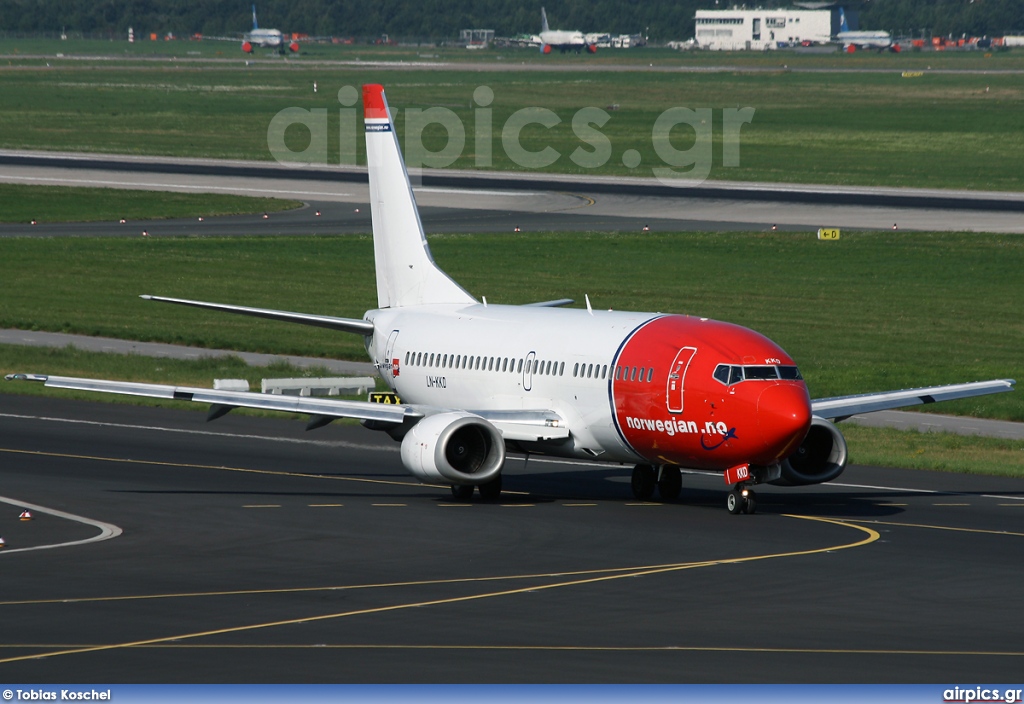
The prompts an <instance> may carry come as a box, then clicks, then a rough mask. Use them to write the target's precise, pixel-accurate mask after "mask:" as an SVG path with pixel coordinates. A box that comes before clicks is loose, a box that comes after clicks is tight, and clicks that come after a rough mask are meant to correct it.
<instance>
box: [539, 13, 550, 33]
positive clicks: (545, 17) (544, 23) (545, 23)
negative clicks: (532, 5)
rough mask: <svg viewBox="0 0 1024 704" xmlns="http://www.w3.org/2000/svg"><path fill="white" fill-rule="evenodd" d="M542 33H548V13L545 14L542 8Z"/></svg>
mask: <svg viewBox="0 0 1024 704" xmlns="http://www.w3.org/2000/svg"><path fill="white" fill-rule="evenodd" d="M540 31H542V32H547V31H549V30H548V13H546V12H544V8H543V7H542V8H540Z"/></svg>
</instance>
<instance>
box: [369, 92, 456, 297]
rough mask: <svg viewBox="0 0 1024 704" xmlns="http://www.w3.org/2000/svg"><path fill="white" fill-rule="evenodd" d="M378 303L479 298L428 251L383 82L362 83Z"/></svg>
mask: <svg viewBox="0 0 1024 704" xmlns="http://www.w3.org/2000/svg"><path fill="white" fill-rule="evenodd" d="M363 118H364V123H365V125H366V163H367V166H368V169H369V172H370V214H371V217H372V220H373V256H374V261H375V263H376V269H377V306H378V307H379V308H398V307H401V306H417V305H424V304H430V303H476V300H475V299H474V298H473V297H472V296H471V295H469V294H468V293H467V292H466V291H465V289H463V288H462V287H461V286H459V285H458V284H457V283H455V282H454V281H452V280H451V279H450V278H449V277H448V275H447V274H445V273H444V272H443V271H441V270H440V269H439V268H438V267H437V264H435V263H434V259H433V257H431V256H430V248H429V247H428V246H427V238H426V236H425V235H424V234H423V224H422V223H421V222H420V214H419V211H418V210H417V209H416V199H415V198H414V197H413V194H412V186H411V185H410V183H409V174H408V173H407V172H406V170H405V161H404V160H403V159H402V153H401V151H400V150H399V148H398V137H397V135H396V134H395V123H394V121H393V120H392V119H391V112H390V110H388V103H387V100H386V99H385V97H384V87H383V86H379V85H365V86H363Z"/></svg>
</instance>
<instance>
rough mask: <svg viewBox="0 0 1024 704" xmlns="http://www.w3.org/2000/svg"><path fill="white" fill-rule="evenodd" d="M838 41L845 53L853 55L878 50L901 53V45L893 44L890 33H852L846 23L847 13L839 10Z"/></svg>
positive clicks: (879, 31) (841, 9)
mask: <svg viewBox="0 0 1024 704" xmlns="http://www.w3.org/2000/svg"><path fill="white" fill-rule="evenodd" d="M836 39H837V40H838V41H839V42H841V43H842V45H843V51H846V52H848V53H853V52H855V51H857V50H858V49H878V50H879V51H884V50H886V49H888V50H889V51H894V52H897V53H898V52H899V50H900V45H899V44H893V42H892V37H891V36H890V35H889V33H888V32H885V31H882V30H877V31H870V30H866V31H852V32H851V31H850V25H848V24H847V23H846V12H845V11H844V10H843V8H839V32H838V33H837V34H836Z"/></svg>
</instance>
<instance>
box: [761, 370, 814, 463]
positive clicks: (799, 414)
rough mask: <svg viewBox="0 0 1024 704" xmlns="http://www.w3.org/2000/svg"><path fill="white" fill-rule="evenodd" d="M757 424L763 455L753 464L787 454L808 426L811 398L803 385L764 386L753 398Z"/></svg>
mask: <svg viewBox="0 0 1024 704" xmlns="http://www.w3.org/2000/svg"><path fill="white" fill-rule="evenodd" d="M757 425H758V430H759V431H760V434H761V442H762V443H764V449H765V454H764V456H763V457H762V458H761V459H760V461H758V460H755V462H756V463H757V464H770V463H771V462H774V461H776V460H779V459H782V458H784V457H789V456H790V455H791V454H793V453H794V452H795V451H796V448H797V446H798V445H799V444H800V442H801V441H802V440H803V439H804V436H806V435H807V431H808V430H809V429H810V427H811V399H810V397H809V396H808V394H807V387H806V386H804V384H802V383H801V384H794V383H791V382H789V383H778V384H771V385H770V386H767V387H766V388H765V389H764V390H763V391H761V395H760V396H759V397H758V399H757Z"/></svg>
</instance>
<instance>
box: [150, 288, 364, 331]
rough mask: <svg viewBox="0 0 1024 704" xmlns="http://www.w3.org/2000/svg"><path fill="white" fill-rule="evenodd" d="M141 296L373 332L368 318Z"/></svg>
mask: <svg viewBox="0 0 1024 704" xmlns="http://www.w3.org/2000/svg"><path fill="white" fill-rule="evenodd" d="M139 298H144V299H146V300H147V301H159V302H161V303H175V304H177V305H180V306H192V307H193V308H205V309H207V310H217V311H221V312H222V313H237V314H238V315H251V316H254V317H257V318H267V319H269V320H282V321H284V322H287V323H301V324H302V325H313V326H315V327H319V328H330V329H331V330H340V331H342V332H354V333H358V334H360V335H364V336H366V335H372V334H373V323H371V322H369V321H368V320H356V319H354V318H333V317H331V316H328V315H311V314H309V313H291V312H289V311H284V310H271V309H269V308H247V307H246V306H233V305H229V304H227V303H207V302H206V301H189V300H185V299H184V298H164V297H163V296H139Z"/></svg>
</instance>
